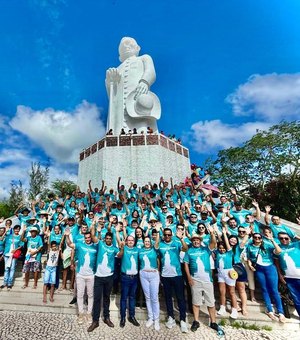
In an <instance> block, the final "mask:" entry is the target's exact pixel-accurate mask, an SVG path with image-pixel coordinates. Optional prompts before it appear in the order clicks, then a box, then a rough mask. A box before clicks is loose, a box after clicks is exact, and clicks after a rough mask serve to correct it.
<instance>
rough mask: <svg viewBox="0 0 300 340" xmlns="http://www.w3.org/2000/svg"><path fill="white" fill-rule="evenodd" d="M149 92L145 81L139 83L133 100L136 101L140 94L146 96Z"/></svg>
mask: <svg viewBox="0 0 300 340" xmlns="http://www.w3.org/2000/svg"><path fill="white" fill-rule="evenodd" d="M148 91H149V84H148V83H147V82H146V81H140V82H139V84H138V86H137V87H136V89H135V96H134V99H137V98H138V97H139V96H140V95H141V94H146V93H148Z"/></svg>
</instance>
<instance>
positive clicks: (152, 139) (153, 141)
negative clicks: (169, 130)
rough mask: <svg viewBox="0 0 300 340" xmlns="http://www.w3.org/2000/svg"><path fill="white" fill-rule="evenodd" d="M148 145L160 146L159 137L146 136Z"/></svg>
mask: <svg viewBox="0 0 300 340" xmlns="http://www.w3.org/2000/svg"><path fill="white" fill-rule="evenodd" d="M146 141H147V145H158V135H146Z"/></svg>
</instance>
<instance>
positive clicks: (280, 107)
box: [0, 0, 300, 197]
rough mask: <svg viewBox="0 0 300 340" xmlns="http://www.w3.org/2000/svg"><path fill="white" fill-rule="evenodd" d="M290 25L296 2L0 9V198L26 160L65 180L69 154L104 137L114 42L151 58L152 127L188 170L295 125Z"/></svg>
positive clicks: (61, 2)
mask: <svg viewBox="0 0 300 340" xmlns="http://www.w3.org/2000/svg"><path fill="white" fill-rule="evenodd" d="M299 17H300V1H297V0H294V1H292V0H290V1H289V0H287V1H281V0H272V1H270V0H260V1H253V0H243V1H240V0H227V1H214V0H197V1H196V0H195V1H192V0H186V1H177V0H173V1H161V0H160V1H159V0H152V1H151V2H150V1H144V0H139V1H136V0H131V1H129V0H128V1H120V0H101V1H98V0H84V1H83V0H23V1H21V0H9V1H8V0H0V42H1V53H0V72H1V77H0V131H1V135H2V138H1V140H0V162H1V165H0V197H5V195H7V192H8V190H9V186H10V182H11V181H13V180H18V179H20V180H22V181H23V182H24V183H25V184H26V178H27V169H28V168H29V166H30V162H31V161H41V162H42V163H43V162H46V160H47V159H48V158H50V160H51V178H52V179H54V178H56V177H60V178H68V179H73V180H76V174H77V160H78V153H79V151H80V150H81V149H83V148H84V147H86V146H88V145H90V144H92V143H93V142H94V141H96V140H98V139H99V138H100V137H101V136H102V135H103V134H104V132H105V128H104V127H105V125H106V116H107V106H108V100H107V96H106V90H105V85H104V78H105V71H106V69H107V68H108V67H112V66H117V65H119V60H118V53H117V52H118V45H119V41H120V39H121V38H122V37H123V36H132V37H134V38H135V39H136V40H137V41H138V43H139V45H140V46H141V53H147V54H150V55H151V56H152V58H153V59H154V63H155V68H156V73H157V80H156V83H155V84H154V85H153V87H152V91H153V92H155V93H156V94H157V96H158V97H159V98H160V101H161V105H162V117H161V119H160V120H159V122H158V126H159V129H160V130H163V131H164V132H165V133H166V134H168V133H172V134H173V133H174V134H175V135H176V136H177V137H181V138H182V139H183V141H184V144H185V145H186V146H188V147H189V148H190V153H191V161H192V162H195V163H198V164H203V163H204V160H205V159H206V158H207V157H208V156H214V155H216V153H217V151H218V150H220V149H222V148H224V147H229V146H236V145H239V144H241V143H242V142H243V141H245V140H247V139H249V138H250V137H251V136H252V135H253V134H254V133H255V131H256V129H267V128H268V127H269V126H271V125H273V124H274V123H277V122H279V121H281V120H282V119H286V120H295V119H299V117H300V73H299V72H300V65H299V63H300V48H299V41H300V20H299ZM87 132H88V133H87Z"/></svg>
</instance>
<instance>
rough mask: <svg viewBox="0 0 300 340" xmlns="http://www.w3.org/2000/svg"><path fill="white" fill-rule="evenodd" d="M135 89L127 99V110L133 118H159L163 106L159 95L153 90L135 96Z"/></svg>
mask: <svg viewBox="0 0 300 340" xmlns="http://www.w3.org/2000/svg"><path fill="white" fill-rule="evenodd" d="M135 95H136V93H135V91H132V92H131V93H130V94H129V96H128V97H127V99H126V110H127V113H128V115H129V116H130V117H132V118H145V117H147V118H153V119H159V118H160V115H161V106H160V101H159V99H158V97H157V96H156V95H155V94H154V93H153V92H151V91H148V93H147V94H141V95H139V96H138V97H137V98H135Z"/></svg>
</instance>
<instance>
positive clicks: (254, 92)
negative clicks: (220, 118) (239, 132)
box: [226, 73, 300, 123]
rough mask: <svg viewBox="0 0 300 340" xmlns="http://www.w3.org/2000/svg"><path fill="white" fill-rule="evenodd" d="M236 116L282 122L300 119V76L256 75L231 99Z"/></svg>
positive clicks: (237, 90)
mask: <svg viewBox="0 0 300 340" xmlns="http://www.w3.org/2000/svg"><path fill="white" fill-rule="evenodd" d="M226 101H227V102H228V103H230V104H231V105H232V109H233V113H234V114H235V115H236V116H248V115H253V116H254V117H256V118H257V119H259V120H266V121H270V122H275V123H276V122H279V121H280V120H282V119H285V120H293V119H298V118H299V116H300V73H294V74H285V73H284V74H276V73H272V74H266V75H259V74H254V75H252V76H251V77H249V79H248V81H247V82H246V83H244V84H242V85H240V86H239V87H238V88H237V89H236V90H235V91H234V92H233V93H231V94H230V95H229V96H227V98H226Z"/></svg>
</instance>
